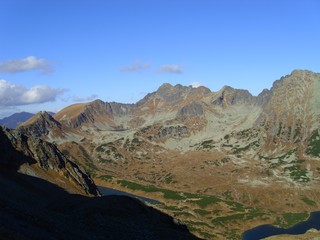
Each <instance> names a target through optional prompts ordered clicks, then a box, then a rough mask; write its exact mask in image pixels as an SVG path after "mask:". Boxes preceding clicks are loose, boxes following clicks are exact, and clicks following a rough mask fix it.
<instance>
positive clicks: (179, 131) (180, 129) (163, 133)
mask: <svg viewBox="0 0 320 240" xmlns="http://www.w3.org/2000/svg"><path fill="white" fill-rule="evenodd" d="M187 134H188V128H187V127H186V126H170V127H163V128H162V129H160V130H159V132H158V133H157V134H155V135H154V138H155V139H163V138H168V137H173V138H179V137H183V136H185V135H187Z"/></svg>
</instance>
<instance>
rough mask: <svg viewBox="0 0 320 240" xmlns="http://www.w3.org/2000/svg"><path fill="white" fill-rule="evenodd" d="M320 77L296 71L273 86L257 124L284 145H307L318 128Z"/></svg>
mask: <svg viewBox="0 0 320 240" xmlns="http://www.w3.org/2000/svg"><path fill="white" fill-rule="evenodd" d="M319 92H320V75H319V74H316V73H313V72H310V71H301V70H296V71H293V72H292V73H291V74H290V75H287V76H285V77H282V78H281V79H280V80H278V81H276V82H274V84H273V86H272V88H271V90H270V92H269V99H268V101H266V103H265V105H264V107H263V111H262V113H261V115H260V116H259V118H258V119H257V121H256V123H257V125H258V126H261V127H263V128H264V129H265V130H267V131H268V132H269V133H270V134H272V135H273V136H277V137H279V138H281V139H282V140H285V141H292V142H300V141H305V140H306V139H307V138H308V137H309V136H310V135H311V133H312V131H313V130H315V129H317V128H319V119H320V110H319V107H317V106H319V105H318V104H319V103H320V94H319Z"/></svg>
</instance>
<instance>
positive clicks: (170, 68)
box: [158, 65, 183, 74]
mask: <svg viewBox="0 0 320 240" xmlns="http://www.w3.org/2000/svg"><path fill="white" fill-rule="evenodd" d="M158 71H159V72H161V73H174V74H181V73H183V68H182V66H181V65H163V66H161V67H160V68H159V70H158Z"/></svg>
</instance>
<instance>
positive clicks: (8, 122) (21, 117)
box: [0, 112, 34, 128]
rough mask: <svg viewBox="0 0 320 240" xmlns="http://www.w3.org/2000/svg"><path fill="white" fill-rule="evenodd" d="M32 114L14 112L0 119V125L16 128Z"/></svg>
mask: <svg viewBox="0 0 320 240" xmlns="http://www.w3.org/2000/svg"><path fill="white" fill-rule="evenodd" d="M33 115H34V114H33V113H29V112H21V113H14V114H12V115H11V116H9V117H5V118H3V119H0V125H1V126H5V127H8V128H16V127H17V126H19V125H20V124H21V123H23V122H24V121H27V120H28V119H29V118H31V117H32V116H33Z"/></svg>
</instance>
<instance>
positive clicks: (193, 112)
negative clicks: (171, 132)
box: [178, 102, 204, 117]
mask: <svg viewBox="0 0 320 240" xmlns="http://www.w3.org/2000/svg"><path fill="white" fill-rule="evenodd" d="M203 114H204V109H203V107H202V105H201V104H199V103H196V102H192V103H190V104H188V105H186V106H184V107H182V108H181V109H180V111H179V112H178V116H181V117H186V116H201V115H203Z"/></svg>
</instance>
